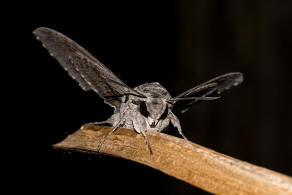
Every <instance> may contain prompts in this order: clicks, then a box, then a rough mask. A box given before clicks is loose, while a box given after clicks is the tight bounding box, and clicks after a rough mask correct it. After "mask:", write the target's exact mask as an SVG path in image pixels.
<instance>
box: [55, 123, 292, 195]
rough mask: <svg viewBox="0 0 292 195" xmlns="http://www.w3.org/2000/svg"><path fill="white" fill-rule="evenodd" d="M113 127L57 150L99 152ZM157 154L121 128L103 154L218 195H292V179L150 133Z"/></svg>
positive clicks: (92, 130) (91, 131)
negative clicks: (164, 174)
mask: <svg viewBox="0 0 292 195" xmlns="http://www.w3.org/2000/svg"><path fill="white" fill-rule="evenodd" d="M110 130H111V127H104V126H93V125H85V126H83V127H82V128H81V129H80V130H78V131H77V132H75V133H73V134H72V135H69V136H68V137H67V138H66V139H65V140H63V141H62V142H60V143H58V144H55V145H54V146H53V147H54V148H57V149H70V150H82V151H89V152H96V150H97V144H98V142H99V140H100V139H101V138H102V137H103V136H104V135H105V134H106V133H108V132H109V131H110ZM147 135H148V138H149V142H150V144H151V146H152V150H153V154H152V155H151V154H149V151H148V149H147V145H146V144H145V140H144V138H143V137H142V136H141V135H140V134H137V133H135V132H134V131H133V130H131V129H124V128H120V129H119V130H117V131H116V132H115V133H114V134H112V135H111V136H109V137H108V138H107V139H106V141H105V142H104V143H103V145H102V146H101V151H100V152H101V153H103V154H107V155H113V156H117V157H121V158H125V159H128V160H132V161H135V162H138V163H142V164H144V165H147V166H150V167H152V168H154V169H158V170H160V171H162V172H164V173H166V174H168V175H170V176H173V177H175V178H177V179H180V180H183V181H185V182H187V183H189V184H191V185H194V186H196V187H199V188H201V189H203V190H206V191H208V192H211V193H216V194H283V193H285V194H292V178H291V177H288V176H286V175H283V174H280V173H277V172H274V171H271V170H268V169H265V168H262V167H259V166H255V165H252V164H250V163H247V162H243V161H240V160H237V159H234V158H232V157H229V156H226V155H223V154H220V153H218V152H215V151H213V150H210V149H208V148H205V147H202V146H200V145H197V144H195V143H192V142H190V141H187V140H184V139H181V138H177V137H174V136H170V135H166V134H163V133H157V132H151V131H148V132H147Z"/></svg>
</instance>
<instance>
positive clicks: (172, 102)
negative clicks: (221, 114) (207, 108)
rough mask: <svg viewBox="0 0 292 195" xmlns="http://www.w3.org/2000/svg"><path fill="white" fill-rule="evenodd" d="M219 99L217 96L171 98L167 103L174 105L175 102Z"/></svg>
mask: <svg viewBox="0 0 292 195" xmlns="http://www.w3.org/2000/svg"><path fill="white" fill-rule="evenodd" d="M218 98H220V97H219V96H216V97H182V98H171V99H169V100H167V102H168V103H170V104H174V103H175V102H177V101H185V100H216V99H218Z"/></svg>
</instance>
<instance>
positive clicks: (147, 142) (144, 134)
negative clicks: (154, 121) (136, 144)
mask: <svg viewBox="0 0 292 195" xmlns="http://www.w3.org/2000/svg"><path fill="white" fill-rule="evenodd" d="M141 134H142V135H143V137H144V139H145V141H146V144H147V146H148V150H149V152H150V154H153V153H152V148H151V145H150V143H149V141H148V137H147V135H146V133H145V131H144V130H142V131H141Z"/></svg>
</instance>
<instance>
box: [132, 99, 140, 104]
mask: <svg viewBox="0 0 292 195" xmlns="http://www.w3.org/2000/svg"><path fill="white" fill-rule="evenodd" d="M131 103H132V104H135V105H139V103H140V102H138V101H135V100H132V101H131Z"/></svg>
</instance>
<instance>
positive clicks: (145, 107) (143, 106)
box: [140, 102, 149, 117]
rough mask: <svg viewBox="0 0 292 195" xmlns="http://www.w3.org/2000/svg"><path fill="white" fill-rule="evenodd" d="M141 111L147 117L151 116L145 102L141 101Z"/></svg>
mask: <svg viewBox="0 0 292 195" xmlns="http://www.w3.org/2000/svg"><path fill="white" fill-rule="evenodd" d="M140 113H141V114H142V115H143V116H145V117H148V116H149V112H148V110H147V106H146V103H145V102H141V104H140Z"/></svg>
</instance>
